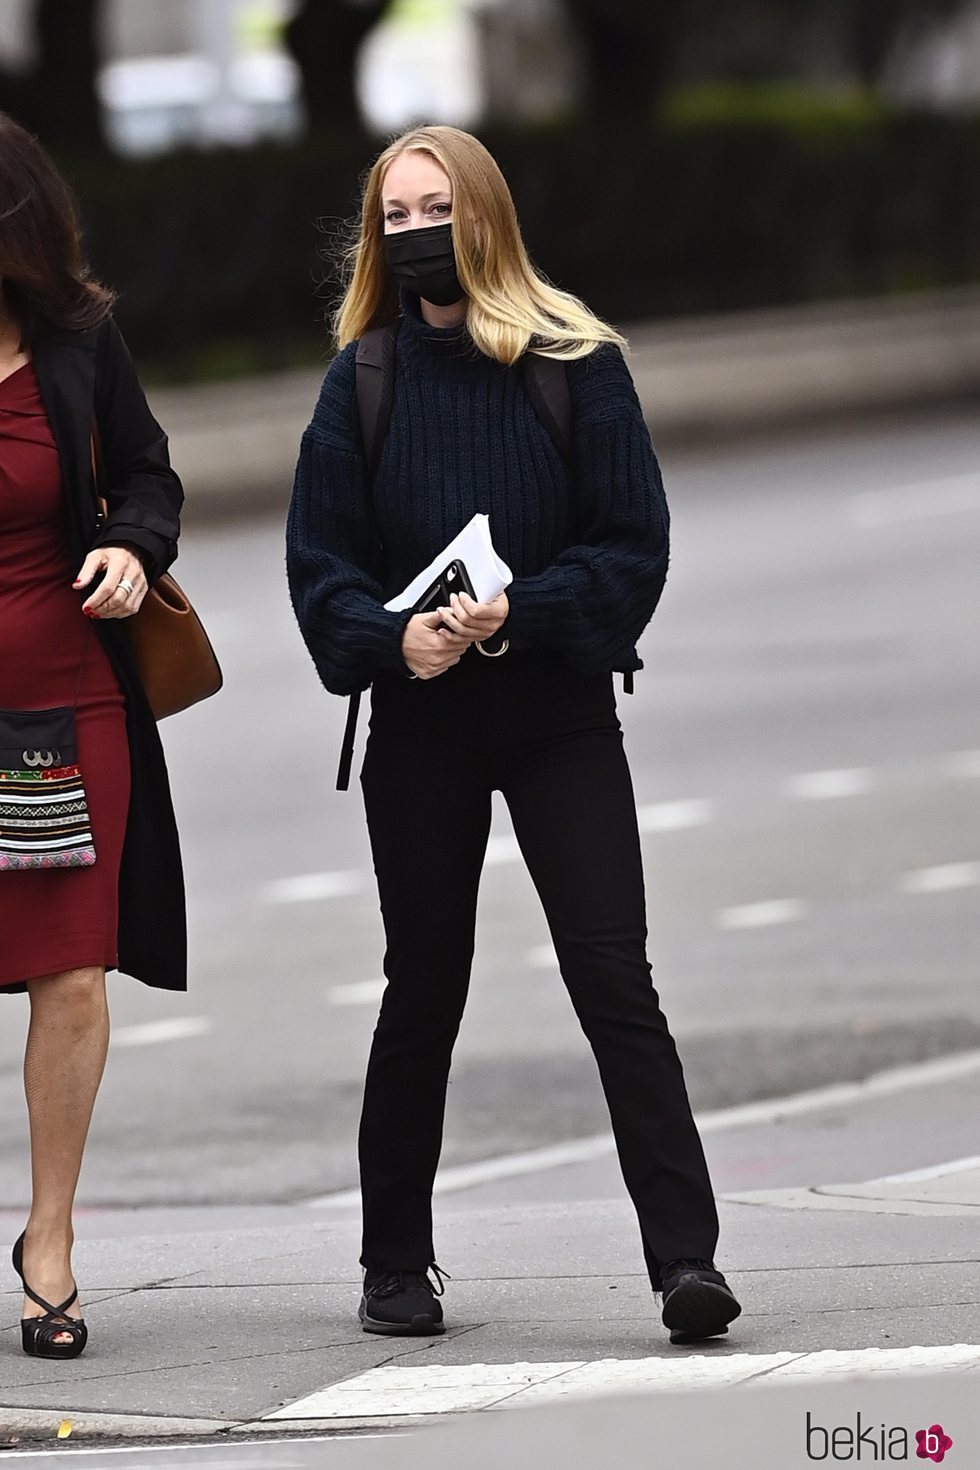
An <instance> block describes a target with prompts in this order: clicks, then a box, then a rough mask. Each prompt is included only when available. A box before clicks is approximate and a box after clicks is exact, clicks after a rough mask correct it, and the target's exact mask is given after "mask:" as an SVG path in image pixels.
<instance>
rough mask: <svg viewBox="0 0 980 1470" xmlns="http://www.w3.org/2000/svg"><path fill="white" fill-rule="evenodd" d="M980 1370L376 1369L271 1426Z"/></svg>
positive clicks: (720, 1364) (908, 1352)
mask: <svg viewBox="0 0 980 1470" xmlns="http://www.w3.org/2000/svg"><path fill="white" fill-rule="evenodd" d="M978 1368H980V1344H976V1343H956V1344H954V1345H953V1346H951V1347H909V1348H858V1349H854V1350H852V1351H834V1350H833V1349H830V1350H825V1351H822V1352H812V1353H791V1352H782V1353H731V1354H729V1355H727V1356H725V1357H712V1356H709V1355H707V1354H700V1353H692V1354H691V1355H690V1356H688V1355H685V1356H684V1357H676V1358H664V1357H660V1358H627V1359H618V1360H617V1359H605V1360H603V1361H601V1362H581V1361H580V1362H567V1363H489V1364H486V1363H467V1364H454V1365H453V1366H451V1367H443V1366H442V1365H440V1364H437V1363H427V1364H425V1365H423V1366H419V1367H411V1368H403V1367H395V1366H386V1367H383V1368H372V1369H370V1370H369V1371H368V1372H367V1373H361V1374H360V1375H359V1376H358V1377H357V1378H349V1379H347V1380H346V1382H344V1383H338V1384H335V1385H334V1386H333V1387H331V1388H324V1389H321V1390H320V1391H319V1392H318V1393H312V1394H309V1395H308V1396H307V1397H306V1398H302V1399H299V1400H298V1401H297V1402H296V1403H293V1404H288V1405H286V1407H285V1408H282V1409H276V1410H275V1411H274V1412H273V1413H271V1414H268V1415H266V1422H268V1421H269V1420H283V1419H286V1420H289V1419H292V1420H301V1419H306V1420H308V1419H372V1418H380V1417H382V1416H385V1417H392V1418H402V1417H408V1418H411V1417H414V1416H416V1415H419V1416H421V1415H430V1414H450V1413H463V1412H467V1411H473V1410H481V1409H505V1408H507V1409H509V1408H511V1407H522V1406H524V1405H528V1406H530V1405H532V1404H548V1403H557V1402H561V1401H562V1400H566V1399H570V1398H576V1399H577V1398H588V1397H600V1396H602V1395H605V1394H619V1393H648V1392H650V1391H657V1390H659V1391H664V1390H674V1391H676V1390H681V1389H687V1388H699V1389H700V1388H721V1387H726V1386H729V1385H744V1386H745V1387H747V1388H748V1389H750V1390H751V1389H752V1388H754V1387H758V1386H759V1385H761V1384H766V1385H768V1384H769V1383H772V1382H773V1381H779V1382H783V1381H788V1382H794V1383H800V1382H804V1381H807V1382H813V1381H817V1380H821V1379H826V1378H837V1377H841V1376H844V1375H854V1374H860V1375H862V1376H863V1375H865V1374H868V1373H874V1374H879V1373H888V1374H904V1373H909V1372H930V1373H943V1372H952V1373H966V1372H971V1371H975V1370H977V1369H978Z"/></svg>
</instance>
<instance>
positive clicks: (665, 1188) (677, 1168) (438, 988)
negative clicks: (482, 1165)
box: [359, 650, 718, 1288]
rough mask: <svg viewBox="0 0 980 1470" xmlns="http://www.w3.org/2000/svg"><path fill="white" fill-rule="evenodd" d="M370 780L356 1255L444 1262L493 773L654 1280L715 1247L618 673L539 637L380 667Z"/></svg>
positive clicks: (383, 1266) (400, 1266)
mask: <svg viewBox="0 0 980 1470" xmlns="http://www.w3.org/2000/svg"><path fill="white" fill-rule="evenodd" d="M361 781H362V785H363V790H364V798H365V805H366V808H367V819H368V829H369V832H370V836H371V846H372V851H373V855H374V866H375V872H376V874H377V878H378V887H379V891H380V895H381V909H382V914H383V917H384V925H385V934H386V939H387V954H386V957H385V974H386V976H387V978H388V986H387V989H386V991H385V996H384V1000H383V1002H382V1006H381V1015H380V1018H379V1020H378V1025H377V1029H376V1031H375V1034H374V1042H373V1045H372V1048H371V1057H370V1061H369V1063H368V1072H367V1082H366V1086H365V1093H364V1106H363V1112H362V1115H361V1128H360V1144H359V1152H360V1166H361V1190H362V1197H363V1208H364V1237H363V1251H362V1256H361V1262H362V1264H363V1265H364V1266H366V1267H368V1268H369V1269H371V1270H413V1271H414V1270H418V1271H424V1270H426V1269H427V1268H428V1266H429V1265H430V1263H431V1262H432V1261H433V1260H434V1259H435V1251H434V1247H433V1243H432V1183H433V1179H434V1176H435V1172H436V1167H437V1164H438V1161H439V1152H440V1148H441V1145H442V1128H443V1116H444V1111H445V1101H446V1085H447V1081H448V1076H449V1067H450V1062H451V1058H452V1049H453V1043H454V1042H455V1040H456V1035H457V1032H458V1029H459V1024H460V1021H461V1019H462V1014H463V1006H464V1004H465V1001H466V993H467V988H468V985H469V977H470V965H471V962H472V958H473V942H474V931H475V921H476V904H477V889H478V886H479V882H480V872H481V868H482V866H483V859H484V855H485V851H486V844H487V836H488V832H489V828H490V805H491V793H492V792H493V790H494V789H499V790H500V791H501V792H502V793H503V795H504V798H505V800H506V802H507V805H508V807H509V808H510V813H511V817H512V820H513V823H514V830H515V833H516V835H517V840H518V842H519V844H520V847H521V852H522V854H523V856H524V859H525V861H526V863H527V866H528V869H529V871H530V874H531V877H532V879H533V881H534V884H535V887H536V888H537V890H538V893H539V895H540V897H541V901H542V904H543V905H544V910H545V914H546V916H547V920H548V924H549V927H550V929H551V934H552V938H553V940H554V944H555V950H556V952H557V955H558V961H559V965H560V967H561V973H562V977H563V979H564V981H565V984H566V986H567V988H568V992H569V995H570V996H571V999H572V1003H573V1005H574V1007H575V1010H576V1013H577V1015H578V1018H579V1020H580V1021H581V1024H582V1028H583V1030H584V1031H585V1034H586V1036H587V1037H588V1039H589V1042H590V1043H591V1045H592V1050H593V1052H594V1053H595V1057H596V1061H597V1062H598V1064H599V1072H600V1076H601V1079H602V1086H603V1089H604V1091H605V1095H606V1100H607V1102H608V1105H609V1112H610V1115H611V1118H612V1125H613V1131H614V1133H615V1138H616V1146H617V1149H618V1152H619V1158H620V1163H621V1166H622V1170H623V1175H624V1178H625V1181H626V1186H627V1188H628V1190H629V1193H630V1195H631V1197H632V1199H633V1203H634V1205H635V1206H636V1210H637V1213H638V1215H639V1219H640V1230H641V1234H642V1238H643V1246H644V1253H645V1257H646V1263H647V1268H648V1270H649V1273H650V1278H651V1281H652V1283H653V1286H654V1287H655V1288H657V1287H658V1286H659V1271H658V1263H663V1262H666V1261H668V1260H671V1259H674V1258H676V1257H678V1256H699V1257H704V1258H706V1259H710V1258H711V1257H712V1256H713V1254H714V1250H715V1245H716V1242H717V1237H718V1218H717V1214H716V1211H715V1204H714V1199H713V1196H712V1191H711V1183H710V1180H709V1178H708V1171H707V1166H706V1164H705V1159H704V1152H703V1150H702V1147H701V1140H700V1138H699V1136H698V1132H697V1129H696V1127H695V1123H694V1119H693V1117H692V1115H691V1107H690V1103H689V1102H688V1097H687V1089H686V1087H685V1084H684V1075H683V1071H682V1069H681V1064H680V1060H679V1059H678V1056H677V1051H676V1048H675V1045H674V1041H673V1039H672V1037H671V1035H670V1032H669V1030H668V1028H667V1022H666V1020H665V1019H664V1015H663V1012H662V1011H661V1009H660V1003H659V1000H658V997H657V993H656V991H655V989H654V988H653V981H652V976H651V971H650V966H649V964H648V962H647V958H646V938H647V929H646V905H645V899H644V890H643V871H642V864H641V857H640V843H639V836H638V832H637V824H636V807H635V802H634V797H633V788H632V783H631V780H630V774H629V768H628V766H627V764H626V756H625V754H624V751H623V743H622V733H621V730H620V725H619V721H618V719H617V717H616V704H615V697H614V694H613V686H612V677H611V675H608V674H605V675H600V676H598V677H595V678H584V677H582V676H581V675H578V674H575V673H574V672H572V671H571V669H569V668H568V667H567V666H566V665H565V664H564V663H562V662H560V661H559V660H558V659H554V658H551V657H548V656H544V655H540V654H537V653H529V652H510V653H507V654H505V655H504V656H503V657H501V658H499V659H494V660H491V659H486V658H482V657H481V656H480V655H479V654H478V653H477V652H476V651H475V650H471V651H470V652H468V653H467V654H466V655H465V656H464V657H463V659H462V661H461V662H460V663H459V664H457V665H456V666H455V667H454V668H452V669H450V670H448V671H447V673H445V674H442V675H440V677H439V678H437V679H432V680H410V679H405V678H398V677H395V676H382V677H379V678H378V680H377V681H376V683H375V685H374V690H373V695H372V711H371V733H370V736H369V739H368V747H367V754H366V756H365V761H364V769H363V772H362V776H361ZM437 869H438V875H439V877H438V886H437V888H435V889H434V885H433V874H434V872H435V871H436V870H437ZM434 893H435V895H436V899H437V901H434Z"/></svg>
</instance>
